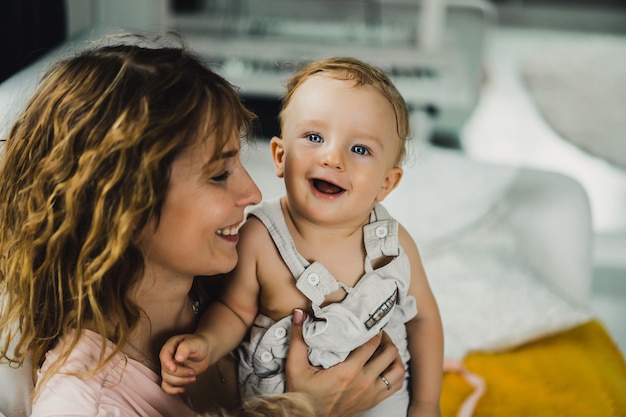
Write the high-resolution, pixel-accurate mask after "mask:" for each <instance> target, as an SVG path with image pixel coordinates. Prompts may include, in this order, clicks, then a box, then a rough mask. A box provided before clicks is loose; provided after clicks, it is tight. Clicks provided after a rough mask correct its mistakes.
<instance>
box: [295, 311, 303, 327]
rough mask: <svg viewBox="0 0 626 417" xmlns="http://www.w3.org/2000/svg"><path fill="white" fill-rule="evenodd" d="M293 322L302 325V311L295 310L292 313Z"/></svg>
mask: <svg viewBox="0 0 626 417" xmlns="http://www.w3.org/2000/svg"><path fill="white" fill-rule="evenodd" d="M293 322H294V324H302V323H304V311H302V310H300V309H299V308H296V309H295V310H294V311H293Z"/></svg>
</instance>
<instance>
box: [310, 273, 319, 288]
mask: <svg viewBox="0 0 626 417" xmlns="http://www.w3.org/2000/svg"><path fill="white" fill-rule="evenodd" d="M307 281H309V284H311V285H317V284H319V283H320V276H319V275H317V274H316V273H315V272H311V273H310V274H309V276H308V277H307Z"/></svg>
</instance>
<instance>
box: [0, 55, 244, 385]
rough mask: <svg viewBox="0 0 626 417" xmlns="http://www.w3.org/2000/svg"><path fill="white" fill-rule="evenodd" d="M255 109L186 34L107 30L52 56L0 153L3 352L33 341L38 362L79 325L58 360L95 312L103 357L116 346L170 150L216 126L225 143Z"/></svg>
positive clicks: (14, 358)
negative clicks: (164, 39) (92, 43)
mask: <svg viewBox="0 0 626 417" xmlns="http://www.w3.org/2000/svg"><path fill="white" fill-rule="evenodd" d="M253 118H254V116H253V114H252V113H250V112H249V111H248V110H246V109H245V107H244V106H243V105H242V104H241V101H240V99H239V97H238V95H237V92H236V91H235V90H234V89H233V87H232V86H231V85H230V84H229V83H228V82H227V81H226V80H224V79H223V78H222V77H220V76H219V75H217V74H215V73H214V72H212V71H211V70H209V69H208V68H207V67H205V66H204V65H203V64H202V63H201V62H200V61H199V59H197V58H196V57H194V56H193V55H192V54H190V53H189V52H188V51H187V50H186V49H185V48H184V47H183V46H178V47H170V46H158V45H157V46H151V47H146V46H138V45H136V44H135V45H133V44H128V43H118V44H108V45H103V46H99V47H92V48H90V49H88V50H85V51H83V52H80V53H78V54H77V55H76V56H73V57H70V58H68V59H64V60H62V61H60V62H58V63H56V64H54V65H53V66H52V67H51V68H50V69H49V71H48V72H47V74H46V75H45V77H44V78H43V80H42V81H41V83H40V85H39V87H38V89H37V90H36V92H35V94H34V96H33V97H32V98H31V99H30V101H29V102H28V104H27V105H26V107H25V109H24V110H23V112H22V113H21V115H20V116H19V118H18V120H17V121H16V123H15V124H14V126H13V127H12V129H11V130H10V132H9V136H8V138H7V140H6V148H5V152H4V156H3V160H2V163H1V166H0V178H2V180H1V181H0V294H2V304H1V305H0V336H2V337H1V339H2V340H3V344H2V345H0V360H4V361H9V362H11V363H12V364H13V365H20V364H22V363H23V362H24V361H25V359H26V358H27V357H28V356H29V355H32V359H33V364H34V365H35V366H39V365H41V363H42V362H43V359H44V355H45V353H46V352H47V351H48V350H49V349H50V348H51V347H52V346H53V345H54V344H55V343H56V342H57V340H59V338H60V337H61V336H64V335H68V334H73V337H72V338H71V340H70V344H69V345H68V347H67V349H64V351H63V353H62V355H61V357H60V360H59V361H57V362H56V363H55V365H54V366H53V367H52V368H51V369H50V371H49V372H48V374H53V373H54V372H55V371H56V370H58V368H59V367H60V366H61V365H62V364H63V362H64V361H65V360H66V359H67V357H68V355H69V353H70V352H71V350H72V349H73V347H74V346H75V345H76V342H77V340H78V337H79V335H80V333H81V332H80V331H81V330H83V329H85V328H87V327H88V326H89V327H90V328H92V329H94V330H96V331H97V332H98V333H99V334H100V335H101V336H102V352H103V353H102V354H101V357H100V364H99V366H102V365H104V363H105V362H106V360H107V359H108V358H105V357H103V356H104V352H105V349H104V347H105V344H106V337H107V336H108V337H109V338H111V339H112V340H113V341H114V342H115V343H116V346H117V349H116V351H115V352H117V351H118V350H119V349H120V348H121V346H123V345H124V343H125V342H126V340H127V337H128V335H129V332H130V330H131V329H133V326H135V325H136V323H137V320H138V317H139V309H138V307H137V305H136V304H135V303H134V302H133V301H132V300H131V299H130V297H129V290H130V289H131V288H132V287H133V285H135V284H136V283H137V281H138V279H139V277H140V276H141V274H142V271H143V266H144V261H143V256H142V254H141V252H140V251H139V249H138V247H137V245H136V243H135V241H136V237H137V236H138V235H139V234H140V233H141V232H142V230H143V229H144V228H145V227H147V225H149V224H152V223H150V222H149V221H150V220H151V219H157V220H158V218H159V212H160V208H161V206H162V204H163V201H164V198H165V195H166V192H167V189H168V183H169V176H170V167H171V164H172V161H173V160H174V159H175V158H176V156H177V155H178V154H179V153H180V152H181V150H183V149H184V148H185V147H187V146H190V145H191V144H192V143H194V141H197V140H206V139H207V138H209V136H210V137H211V138H214V141H215V143H214V144H211V146H215V149H216V150H217V151H219V150H220V149H222V147H223V146H224V145H225V143H226V142H227V141H228V139H230V138H232V135H233V134H236V133H237V132H239V133H240V134H242V135H243V136H246V135H247V134H248V132H249V129H250V126H251V122H252V120H253ZM111 316H114V317H115V318H116V321H117V320H119V325H118V326H117V329H116V332H115V334H113V335H111V334H107V317H111ZM73 330H77V331H73ZM109 333H110V331H109ZM10 345H14V349H11V350H10V349H9V347H10ZM10 352H13V353H12V354H11V353H10ZM115 352H114V353H115Z"/></svg>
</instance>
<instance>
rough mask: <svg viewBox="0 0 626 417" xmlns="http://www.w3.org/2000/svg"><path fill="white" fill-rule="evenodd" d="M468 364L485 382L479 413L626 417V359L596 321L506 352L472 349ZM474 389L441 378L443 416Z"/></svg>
mask: <svg viewBox="0 0 626 417" xmlns="http://www.w3.org/2000/svg"><path fill="white" fill-rule="evenodd" d="M464 364H465V367H466V368H467V369H468V370H469V371H470V372H472V373H474V374H476V375H479V376H481V377H482V378H483V379H484V380H485V383H486V385H487V387H486V388H487V389H486V392H485V394H484V395H483V396H482V398H481V399H480V401H479V402H478V405H477V407H476V410H475V413H474V415H475V416H477V417H489V416H494V417H496V416H497V417H501V416H507V417H516V416H524V417H526V416H533V417H541V416H546V417H557V416H586V417H590V416H602V417H610V416H626V363H625V362H624V357H623V355H622V353H621V352H620V351H619V349H618V348H617V346H616V345H615V343H614V342H613V340H612V339H611V337H610V336H609V335H608V333H607V332H606V330H605V329H604V327H603V326H602V325H601V324H600V323H599V322H598V321H595V320H594V321H591V322H588V323H586V324H583V325H580V326H578V327H576V328H574V329H572V330H569V331H566V332H563V333H559V334H557V335H554V336H551V337H546V338H543V339H540V340H538V341H535V342H532V343H528V344H526V345H523V346H520V347H519V348H517V349H513V350H510V351H506V352H503V353H471V354H469V355H468V356H467V357H466V358H465V360H464ZM471 393H472V388H471V387H470V386H469V385H468V384H467V382H465V380H464V379H463V378H462V377H461V376H460V375H458V374H455V373H446V374H445V375H444V381H443V393H442V398H441V411H442V415H443V417H447V416H450V417H452V416H455V415H456V413H457V410H458V408H459V406H460V405H461V404H462V403H463V401H464V399H465V398H467V396H468V395H469V394H471Z"/></svg>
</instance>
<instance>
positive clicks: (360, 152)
mask: <svg viewBox="0 0 626 417" xmlns="http://www.w3.org/2000/svg"><path fill="white" fill-rule="evenodd" d="M352 152H354V153H356V154H358V155H367V154H369V150H368V149H367V148H366V147H365V146H362V145H356V146H353V147H352Z"/></svg>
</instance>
